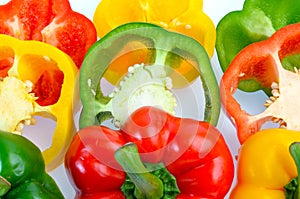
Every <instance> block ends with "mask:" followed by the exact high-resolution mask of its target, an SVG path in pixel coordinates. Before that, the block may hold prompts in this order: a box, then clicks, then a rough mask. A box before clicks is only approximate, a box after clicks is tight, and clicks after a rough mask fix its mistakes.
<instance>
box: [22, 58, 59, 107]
mask: <svg viewBox="0 0 300 199" xmlns="http://www.w3.org/2000/svg"><path fill="white" fill-rule="evenodd" d="M18 71H19V74H20V76H21V77H20V78H21V79H22V80H23V81H24V80H30V81H31V82H32V83H33V93H34V94H35V96H36V97H38V99H37V100H36V102H37V103H38V104H39V105H41V106H49V105H52V104H55V103H56V102H57V101H58V100H59V98H60V94H61V89H62V84H63V81H64V74H63V72H62V71H61V70H59V68H58V66H57V63H56V62H55V61H53V60H51V59H50V58H49V57H43V56H39V55H24V56H23V57H21V59H20V61H19V64H18Z"/></svg>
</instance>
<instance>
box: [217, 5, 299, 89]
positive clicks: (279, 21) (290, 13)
mask: <svg viewBox="0 0 300 199" xmlns="http://www.w3.org/2000/svg"><path fill="white" fill-rule="evenodd" d="M299 9H300V2H299V1H297V0H288V1H282V0H275V1H273V0H245V2H244V6H243V9H242V10H239V11H238V10H237V11H232V12H230V13H228V14H227V15H225V16H224V17H223V18H222V19H221V20H220V22H219V23H218V25H217V39H216V51H217V55H218V59H219V62H220V65H221V67H222V69H223V71H226V70H227V68H228V67H229V65H230V63H231V61H232V60H233V59H234V57H235V56H236V55H237V54H238V52H240V51H241V50H242V49H243V48H244V47H246V46H247V45H249V44H251V43H254V42H258V41H262V40H266V39H267V38H269V37H270V36H271V35H273V34H274V33H275V32H276V31H277V30H279V29H281V28H283V27H284V26H287V25H289V24H293V23H297V22H300V16H299ZM240 89H242V90H244V91H256V90H258V89H259V87H257V86H256V85H253V84H249V83H247V84H246V83H245V84H243V85H240Z"/></svg>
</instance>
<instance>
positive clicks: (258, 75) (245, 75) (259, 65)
mask: <svg viewBox="0 0 300 199" xmlns="http://www.w3.org/2000/svg"><path fill="white" fill-rule="evenodd" d="M299 54H300V23H296V24H292V25H288V26H286V27H284V28H282V29H280V30H278V31H277V32H275V33H274V34H273V35H272V36H271V37H270V38H269V39H267V40H264V41H261V42H256V43H253V44H250V45H249V46H247V47H245V48H244V49H243V50H242V51H241V52H240V53H239V54H238V55H237V56H236V57H235V58H234V60H233V61H232V62H231V64H230V65H229V67H228V69H227V70H226V72H225V73H224V75H223V77H222V80H221V83H220V95H221V101H222V104H223V105H224V107H225V109H226V112H227V114H228V115H229V118H231V120H232V122H233V123H234V124H235V125H236V128H237V133H238V138H239V141H240V142H241V143H243V142H244V141H245V140H246V139H247V138H248V137H249V136H251V135H252V134H254V133H256V132H257V131H259V130H260V129H261V128H262V126H263V124H265V123H266V122H268V121H273V122H278V123H279V125H280V126H282V127H285V128H287V129H290V130H298V131H299V130H300V125H299V118H300V112H299V104H300V101H299V99H300V98H299V94H298V92H299V89H300V87H299V86H300V76H299V68H300V62H299ZM240 84H252V86H254V85H255V86H256V87H258V88H260V89H262V90H264V91H265V93H266V94H267V95H269V97H270V99H268V98H267V100H266V101H265V102H263V104H264V105H265V107H266V109H265V110H264V111H263V112H261V113H259V114H256V115H251V114H249V113H248V112H246V111H245V110H243V109H242V107H241V105H240V104H239V102H238V101H237V100H236V99H235V98H234V93H235V92H236V90H237V88H238V86H239V85H240ZM253 100H255V99H253Z"/></svg>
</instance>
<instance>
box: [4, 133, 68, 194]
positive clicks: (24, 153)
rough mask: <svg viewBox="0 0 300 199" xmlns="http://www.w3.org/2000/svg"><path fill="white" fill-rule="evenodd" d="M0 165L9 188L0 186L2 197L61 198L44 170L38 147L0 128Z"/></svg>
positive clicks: (57, 189) (59, 192)
mask: <svg viewBox="0 0 300 199" xmlns="http://www.w3.org/2000/svg"><path fill="white" fill-rule="evenodd" d="M0 164H1V168H0V176H1V178H2V179H5V180H6V183H7V182H8V183H9V184H6V186H8V187H7V188H8V189H4V187H3V186H1V187H0V197H1V198H3V199H24V198H35V199H55V198H57V199H63V198H64V196H63V195H62V193H61V191H60V190H59V188H58V186H57V184H56V183H55V181H54V180H53V179H52V177H51V176H49V175H48V174H47V173H46V171H45V163H44V159H43V156H42V153H41V151H40V149H39V148H38V147H37V146H36V145H34V144H33V143H32V142H31V141H29V140H28V139H27V138H25V137H23V136H20V135H17V134H12V133H9V132H5V131H0ZM6 186H5V187H6ZM4 190H6V191H4Z"/></svg>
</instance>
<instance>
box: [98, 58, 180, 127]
mask: <svg viewBox="0 0 300 199" xmlns="http://www.w3.org/2000/svg"><path fill="white" fill-rule="evenodd" d="M171 89H172V79H171V78H170V77H168V76H167V73H166V66H163V65H160V64H154V65H144V64H143V63H141V64H135V65H134V66H131V67H129V68H128V73H127V75H126V76H125V77H124V78H123V79H122V80H121V81H120V82H119V86H118V87H116V88H115V90H114V91H113V92H112V93H111V94H110V95H109V97H110V98H111V100H110V102H109V104H108V105H107V107H106V108H103V107H101V112H108V111H109V112H111V113H112V115H113V119H114V124H115V126H116V127H120V126H121V125H122V124H124V122H125V121H126V119H127V118H128V116H129V115H130V114H131V113H132V112H134V111H135V110H136V109H138V108H140V107H143V106H157V107H160V108H161V109H163V110H165V111H166V112H168V113H170V114H175V108H176V106H177V100H176V98H175V96H174V94H173V93H172V91H171ZM99 116H101V115H99ZM98 120H99V121H101V118H98Z"/></svg>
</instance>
